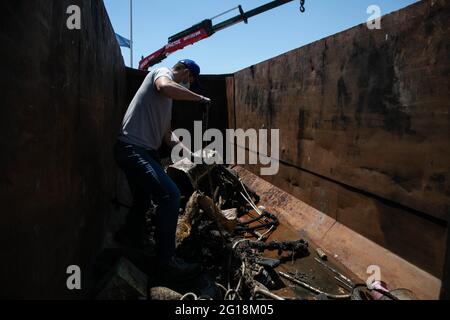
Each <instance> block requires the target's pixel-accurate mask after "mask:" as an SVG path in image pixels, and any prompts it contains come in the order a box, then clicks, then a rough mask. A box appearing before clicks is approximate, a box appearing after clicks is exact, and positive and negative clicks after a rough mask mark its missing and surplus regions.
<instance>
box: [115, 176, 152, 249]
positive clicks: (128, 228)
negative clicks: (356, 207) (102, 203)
mask: <svg viewBox="0 0 450 320" xmlns="http://www.w3.org/2000/svg"><path fill="white" fill-rule="evenodd" d="M128 184H129V185H130V189H131V193H132V195H133V206H132V207H131V210H130V212H129V213H128V215H127V219H126V223H125V226H124V228H123V231H122V232H123V233H124V236H125V237H126V238H128V239H129V240H130V241H131V245H132V246H134V247H138V248H142V247H145V244H146V241H145V236H146V224H147V219H146V213H147V212H148V210H149V208H150V205H151V200H150V195H149V194H148V191H147V192H146V191H145V190H144V189H142V188H141V187H140V186H139V185H138V184H136V183H135V182H133V180H132V179H129V178H128ZM121 236H122V235H120V236H119V237H121Z"/></svg>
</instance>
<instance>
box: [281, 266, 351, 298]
mask: <svg viewBox="0 0 450 320" xmlns="http://www.w3.org/2000/svg"><path fill="white" fill-rule="evenodd" d="M278 274H279V275H280V276H282V277H283V278H285V279H287V280H289V281H291V282H293V283H295V284H297V285H299V286H302V287H303V288H305V289H308V290H310V291H312V292H314V293H316V294H318V295H325V296H326V297H327V298H329V299H335V300H341V299H342V300H347V299H351V297H352V295H351V294H341V295H339V294H331V293H327V292H324V291H322V290H321V289H319V288H316V287H313V286H312V285H310V284H308V283H306V282H304V281H302V280H300V279H297V278H296V277H293V276H291V275H289V274H287V273H284V272H282V271H278Z"/></svg>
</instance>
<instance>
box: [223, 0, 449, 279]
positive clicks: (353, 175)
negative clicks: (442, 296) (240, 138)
mask: <svg viewBox="0 0 450 320" xmlns="http://www.w3.org/2000/svg"><path fill="white" fill-rule="evenodd" d="M449 34H450V3H449V2H448V1H443V0H441V1H431V0H429V1H428V0H427V1H422V2H419V3H417V4H414V5H412V6H410V7H407V8H405V9H403V10H400V11H398V12H395V13H393V14H390V15H387V16H385V17H384V18H383V19H382V29H381V30H369V29H368V28H367V26H366V25H365V24H363V25H360V26H357V27H355V28H352V29H350V30H347V31H345V32H342V33H339V34H336V35H334V36H331V37H328V38H326V39H323V40H321V41H318V42H315V43H312V44H310V45H307V46H305V47H302V48H299V49H296V50H294V51H291V52H288V53H286V54H284V55H281V56H279V57H276V58H274V59H272V60H269V61H266V62H263V63H261V64H258V65H255V66H252V67H250V68H247V69H244V70H242V71H239V72H237V73H236V74H235V75H234V83H233V82H232V81H230V82H229V83H228V92H229V95H231V93H230V92H233V93H234V102H233V101H230V105H229V114H232V115H234V118H235V126H236V127H237V128H243V129H249V128H255V129H261V128H268V129H280V140H281V141H280V144H281V145H280V149H281V150H280V159H279V160H280V162H281V165H280V171H279V173H278V174H277V175H275V176H270V177H265V179H267V180H268V181H270V182H272V183H273V184H275V185H276V186H278V187H280V188H282V189H283V190H285V191H287V192H289V193H291V194H293V195H295V196H296V197H298V198H299V199H302V200H303V201H305V202H307V203H308V204H310V205H312V206H313V207H315V208H317V209H319V210H320V211H322V212H324V213H326V214H328V215H329V216H331V217H333V218H335V219H336V220H337V221H339V222H341V223H342V224H344V225H346V226H348V227H350V228H351V229H353V230H355V231H357V232H358V233H360V234H361V235H363V236H365V237H368V238H369V239H371V240H373V241H375V242H376V243H379V244H381V245H382V246H384V247H386V248H387V249H389V250H391V251H393V252H394V253H397V254H399V255H400V256H402V257H404V258H405V259H407V260H409V261H411V262H412V263H414V264H416V265H417V266H419V267H421V268H423V269H425V270H427V271H429V272H431V273H432V274H434V275H437V276H439V277H440V276H441V275H442V271H443V263H444V252H445V242H446V238H445V230H446V217H447V214H448V212H449V203H450V183H449V180H450V171H449V163H450V148H449V136H450V135H449V134H450V130H449V128H450V116H449V109H450V90H449V89H450V65H449V63H448V61H449V57H450V38H449V36H448V35H449ZM231 86H233V87H234V90H233V89H232V88H231ZM247 169H249V170H251V171H253V172H255V173H259V168H258V167H256V166H248V167H247ZM292 214H293V215H295V212H293V213H292Z"/></svg>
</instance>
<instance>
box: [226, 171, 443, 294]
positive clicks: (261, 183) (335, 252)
mask: <svg viewBox="0 0 450 320" xmlns="http://www.w3.org/2000/svg"><path fill="white" fill-rule="evenodd" d="M234 170H236V171H237V172H238V174H239V176H240V178H241V179H242V180H243V181H244V182H245V183H246V184H247V185H249V186H250V187H251V188H252V189H253V190H254V191H255V192H257V193H258V194H259V195H260V196H261V205H263V206H265V207H266V208H267V209H268V210H270V211H271V212H273V213H274V214H276V215H277V216H278V218H279V219H280V221H281V222H282V227H281V229H280V230H277V232H276V233H275V234H274V236H273V238H272V239H286V238H292V237H295V236H296V235H302V236H304V237H305V238H306V239H308V240H310V241H311V244H312V247H313V248H315V247H316V246H319V247H320V248H321V249H322V250H324V251H325V252H326V254H327V256H328V259H331V262H332V263H333V264H336V265H338V266H341V267H339V268H340V269H341V270H342V271H343V272H344V274H345V273H348V274H350V275H353V276H352V277H353V278H354V279H355V281H357V279H358V278H359V279H367V277H368V275H367V268H368V267H369V266H371V265H378V266H380V268H381V271H382V277H383V279H384V280H385V281H386V282H387V283H388V284H389V285H390V288H408V289H410V290H412V291H413V292H414V294H416V295H417V297H418V298H420V299H437V298H438V297H439V290H440V285H441V282H440V281H439V279H437V278H435V277H433V276H432V275H430V274H429V273H427V272H425V271H423V270H421V269H419V268H417V267H416V266H414V265H412V264H411V263H408V262H407V261H405V260H404V259H402V258H400V257H399V256H397V255H395V254H393V253H392V252H389V251H388V250H386V249H385V248H383V247H381V246H379V245H377V244H375V243H374V242H372V241H370V240H368V239H367V238H364V237H363V236H361V235H360V234H358V233H356V232H354V231H352V230H350V229H349V228H346V227H345V226H343V225H342V224H340V223H339V222H337V221H336V220H334V219H332V218H330V217H329V216H327V215H325V214H324V213H322V212H320V211H318V210H317V209H315V208H312V207H311V206H309V205H307V204H306V203H304V202H302V201H301V200H299V199H297V198H295V197H293V196H292V195H290V194H288V193H286V192H285V191H283V190H281V189H279V188H277V187H276V186H274V185H272V184H270V183H268V182H267V181H265V180H263V179H261V178H259V177H257V176H256V175H254V174H252V173H251V172H249V171H247V170H245V169H243V168H242V167H235V168H234ZM299 263H303V264H306V265H305V266H303V267H301V268H302V269H305V268H306V269H308V268H311V270H313V271H314V270H316V269H315V267H314V268H312V267H311V266H314V265H315V263H314V261H308V259H306V260H304V261H302V262H299ZM360 281H361V280H360ZM325 283H327V282H326V281H325ZM328 283H329V282H328Z"/></svg>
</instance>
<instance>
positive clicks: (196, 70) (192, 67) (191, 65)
mask: <svg viewBox="0 0 450 320" xmlns="http://www.w3.org/2000/svg"><path fill="white" fill-rule="evenodd" d="M179 63H182V64H184V65H185V66H186V68H187V69H188V70H189V71H190V72H191V75H192V76H193V77H194V83H193V85H194V86H195V85H196V86H198V85H199V79H200V67H199V65H198V64H197V63H196V62H195V61H193V60H189V59H184V60H180V61H179Z"/></svg>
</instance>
